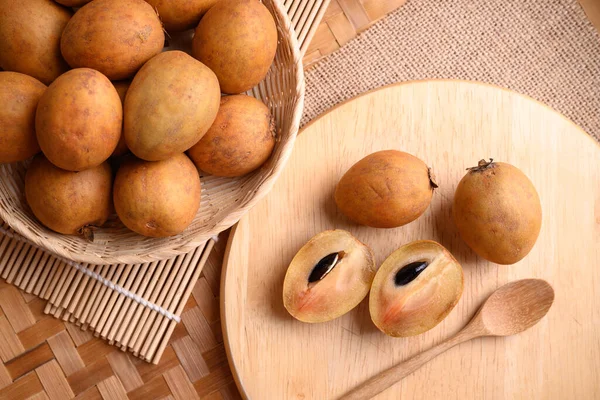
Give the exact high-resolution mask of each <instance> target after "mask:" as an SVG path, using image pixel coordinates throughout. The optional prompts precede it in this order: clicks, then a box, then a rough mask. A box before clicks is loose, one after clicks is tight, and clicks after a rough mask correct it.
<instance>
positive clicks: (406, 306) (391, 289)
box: [369, 240, 464, 337]
mask: <svg viewBox="0 0 600 400" xmlns="http://www.w3.org/2000/svg"><path fill="white" fill-rule="evenodd" d="M419 261H427V262H428V263H429V265H428V266H427V267H426V268H425V269H424V270H423V271H422V272H421V273H420V274H419V275H418V276H417V277H416V278H414V279H413V280H412V281H411V282H408V283H406V284H404V285H401V286H398V285H396V284H395V277H396V274H397V273H398V271H399V270H401V269H402V268H403V267H405V266H406V265H408V264H410V263H412V262H419ZM463 288H464V276H463V270H462V267H461V265H460V264H459V263H458V261H456V259H455V258H454V257H453V256H452V254H450V252H449V251H448V250H446V249H445V248H444V247H443V246H442V245H441V244H439V243H437V242H434V241H431V240H418V241H415V242H411V243H408V244H405V245H404V246H402V247H400V248H399V249H398V250H396V251H395V252H393V253H392V254H391V255H390V256H389V257H388V258H386V259H385V261H384V262H383V264H382V265H381V267H379V270H378V271H377V274H376V275H375V278H374V279H373V284H372V285H371V294H370V295H369V313H370V314H371V319H372V320H373V323H374V324H375V326H377V328H378V329H379V330H381V331H382V332H383V333H385V334H386V335H389V336H393V337H407V336H415V335H419V334H421V333H424V332H426V331H428V330H430V329H432V328H434V327H435V326H436V325H438V324H439V323H440V322H442V320H443V319H444V318H446V316H448V314H449V313H450V311H452V309H454V307H455V306H456V304H457V303H458V301H459V300H460V298H461V296H462V292H463Z"/></svg>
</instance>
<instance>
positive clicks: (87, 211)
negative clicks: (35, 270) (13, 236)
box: [25, 154, 112, 235]
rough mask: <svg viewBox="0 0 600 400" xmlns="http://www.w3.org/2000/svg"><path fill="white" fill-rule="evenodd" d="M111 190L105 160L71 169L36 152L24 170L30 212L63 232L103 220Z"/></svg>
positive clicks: (108, 209) (109, 208)
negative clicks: (51, 161)
mask: <svg viewBox="0 0 600 400" xmlns="http://www.w3.org/2000/svg"><path fill="white" fill-rule="evenodd" d="M111 190H112V172H111V169H110V167H109V166H108V164H107V163H102V164H100V165H98V166H97V167H94V168H90V169H87V170H85V171H81V172H71V171H65V170H62V169H60V168H57V167H56V166H54V165H53V164H52V163H50V161H48V160H47V159H46V158H45V157H44V156H43V155H42V154H38V155H37V156H35V157H34V159H33V161H32V162H31V164H30V166H29V168H28V169H27V172H26V174H25V197H26V199H27V203H28V204H29V207H30V208H31V210H32V211H33V214H34V215H35V216H36V217H37V219H38V220H39V221H40V222H41V223H42V224H44V225H45V226H46V227H48V228H50V229H52V230H53V231H56V232H59V233H63V234H67V235H76V234H80V233H82V229H83V228H85V227H87V226H91V225H92V226H101V225H102V224H104V222H105V221H106V220H107V219H108V217H109V216H110V214H111V212H112V196H111Z"/></svg>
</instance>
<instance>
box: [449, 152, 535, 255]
mask: <svg viewBox="0 0 600 400" xmlns="http://www.w3.org/2000/svg"><path fill="white" fill-rule="evenodd" d="M452 214H453V216H454V222H455V223H456V227H457V228H458V231H459V233H460V236H461V237H462V238H463V240H464V241H465V242H466V243H467V244H468V245H469V247H471V249H473V250H474V251H475V252H476V253H477V254H479V255H480V256H481V257H483V258H485V259H486V260H489V261H492V262H495V263H497V264H514V263H516V262H517V261H519V260H521V259H522V258H523V257H525V256H526V255H527V254H528V253H529V251H530V250H531V249H532V248H533V245H534V244H535V242H536V240H537V238H538V235H539V233H540V229H541V226H542V206H541V204H540V198H539V196H538V193H537V191H536V190H535V187H534V186H533V184H532V183H531V181H530V180H529V178H527V176H526V175H525V174H524V173H523V172H521V170H520V169H518V168H517V167H514V166H512V165H510V164H506V163H502V162H493V160H492V159H490V161H489V162H487V161H485V160H481V161H479V165H478V166H477V167H473V168H469V171H468V172H467V174H466V175H465V176H464V177H463V178H462V180H461V181H460V183H459V184H458V187H457V188H456V193H455V194H454V204H453V207H452Z"/></svg>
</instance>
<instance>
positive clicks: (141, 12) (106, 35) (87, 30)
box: [60, 0, 165, 80]
mask: <svg viewBox="0 0 600 400" xmlns="http://www.w3.org/2000/svg"><path fill="white" fill-rule="evenodd" d="M164 42H165V35H164V32H163V30H162V25H161V23H160V20H159V19H158V16H157V15H156V13H155V11H154V9H153V8H152V6H150V5H149V4H148V3H146V2H145V1H144V0H94V1H92V2H91V3H88V4H86V5H85V6H83V7H82V8H80V9H79V10H78V11H77V12H76V13H75V15H74V16H73V18H71V21H69V23H68V24H67V27H66V28H65V30H64V32H63V35H62V39H61V42H60V49H61V51H62V55H63V57H64V58H65V60H66V61H67V62H68V63H69V65H70V66H71V67H73V68H79V67H87V68H93V69H95V70H98V71H100V72H102V73H103V74H104V75H106V76H107V77H108V78H109V79H110V80H119V79H126V78H130V77H131V76H133V75H134V74H135V72H136V71H137V70H138V69H140V68H141V66H142V65H144V63H145V62H146V61H148V60H149V59H150V58H152V57H153V56H154V55H156V54H158V53H160V51H161V50H162V48H163V47H164Z"/></svg>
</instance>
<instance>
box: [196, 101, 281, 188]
mask: <svg viewBox="0 0 600 400" xmlns="http://www.w3.org/2000/svg"><path fill="white" fill-rule="evenodd" d="M274 130H275V128H274V122H273V118H272V116H271V113H270V111H269V108H268V107H267V106H266V105H265V104H263V103H262V102H261V101H260V100H258V99H255V98H254V97H250V96H246V95H233V96H224V97H223V98H222V99H221V106H220V107H219V111H218V112H217V117H216V118H215V121H214V122H213V124H212V125H211V127H210V128H209V130H208V132H206V134H205V135H204V136H203V137H202V139H200V141H199V142H198V143H196V144H195V145H194V146H193V147H192V148H191V149H189V151H188V155H189V156H190V158H191V159H192V161H194V163H195V164H196V166H197V167H198V168H199V169H201V170H202V171H205V172H207V173H209V174H211V175H215V176H226V177H234V176H242V175H245V174H247V173H250V172H252V171H254V170H256V169H257V168H259V167H260V166H261V165H262V164H264V163H265V161H266V160H267V159H268V158H269V156H270V155H271V152H272V151H273V147H274V146H275V132H274Z"/></svg>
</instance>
